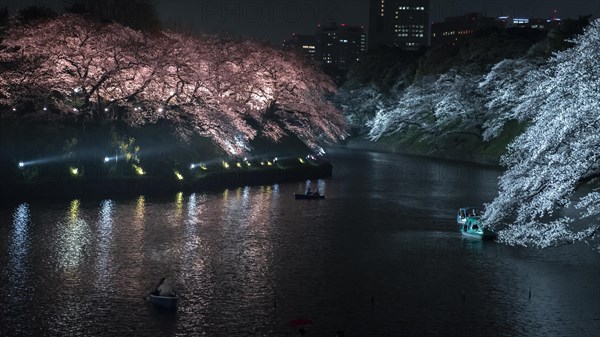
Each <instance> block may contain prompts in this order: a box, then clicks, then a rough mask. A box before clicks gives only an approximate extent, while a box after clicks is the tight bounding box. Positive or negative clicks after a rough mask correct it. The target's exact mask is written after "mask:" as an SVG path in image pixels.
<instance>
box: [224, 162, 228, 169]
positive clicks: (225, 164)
mask: <svg viewBox="0 0 600 337" xmlns="http://www.w3.org/2000/svg"><path fill="white" fill-rule="evenodd" d="M223 167H224V168H226V169H228V168H229V164H228V163H227V162H226V161H223Z"/></svg>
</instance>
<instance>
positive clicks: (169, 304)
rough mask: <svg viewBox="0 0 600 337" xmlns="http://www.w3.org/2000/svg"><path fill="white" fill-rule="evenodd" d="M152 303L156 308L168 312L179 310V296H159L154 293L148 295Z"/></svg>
mask: <svg viewBox="0 0 600 337" xmlns="http://www.w3.org/2000/svg"><path fill="white" fill-rule="evenodd" d="M148 298H149V300H150V303H152V305H154V306H155V307H156V308H159V309H162V310H168V311H176V310H177V299H178V297H177V296H158V295H154V294H152V293H150V294H148Z"/></svg>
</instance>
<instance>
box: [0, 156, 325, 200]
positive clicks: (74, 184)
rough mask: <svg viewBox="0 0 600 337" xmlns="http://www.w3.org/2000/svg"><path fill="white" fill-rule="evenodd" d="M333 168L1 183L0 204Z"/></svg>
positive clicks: (287, 177)
mask: <svg viewBox="0 0 600 337" xmlns="http://www.w3.org/2000/svg"><path fill="white" fill-rule="evenodd" d="M332 173H333V165H332V164H331V163H330V162H328V161H321V162H320V163H319V164H316V165H304V166H294V167H288V168H278V167H273V168H261V169H256V170H232V171H222V172H218V173H212V174H210V175H206V176H205V177H203V178H197V179H194V180H188V181H186V180H183V181H176V180H174V179H168V180H167V179H164V178H161V177H151V176H145V177H123V178H104V179H81V180H77V179H73V180H66V181H65V180H63V181H58V180H57V181H44V182H36V183H23V182H7V181H1V182H0V191H1V192H0V202H1V203H14V202H23V201H30V200H48V199H53V198H82V197H90V198H115V197H131V196H136V195H140V194H143V195H150V196H160V195H164V194H166V193H172V192H198V191H210V190H216V189H223V188H231V187H242V186H256V185H268V184H276V183H282V182H292V181H303V180H306V179H317V178H326V177H329V176H331V175H332Z"/></svg>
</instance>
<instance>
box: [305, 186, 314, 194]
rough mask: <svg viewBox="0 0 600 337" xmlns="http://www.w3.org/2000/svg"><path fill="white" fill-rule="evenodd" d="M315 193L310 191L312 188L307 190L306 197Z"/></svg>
mask: <svg viewBox="0 0 600 337" xmlns="http://www.w3.org/2000/svg"><path fill="white" fill-rule="evenodd" d="M311 194H313V192H312V191H311V190H310V187H307V188H306V195H311Z"/></svg>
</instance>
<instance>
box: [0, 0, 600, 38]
mask: <svg viewBox="0 0 600 337" xmlns="http://www.w3.org/2000/svg"><path fill="white" fill-rule="evenodd" d="M62 3H63V1H62V0H0V7H4V6H8V7H9V10H11V11H12V10H16V9H18V8H22V7H25V6H29V5H34V4H35V5H45V6H48V7H51V8H54V9H57V10H60V9H61V8H62ZM154 3H155V4H156V7H157V9H158V12H159V15H160V16H161V18H162V20H163V22H164V23H166V24H167V26H169V25H172V24H176V25H177V26H180V27H184V28H186V29H192V30H194V31H207V32H219V31H227V32H230V33H233V34H235V35H244V36H252V37H256V38H259V39H266V40H270V41H271V42H273V43H275V44H280V43H281V42H282V41H283V40H284V39H286V38H288V37H289V36H290V35H291V34H292V33H297V34H309V33H313V32H314V30H315V28H316V25H317V24H318V23H326V22H339V23H347V24H353V25H363V26H365V28H366V27H367V26H368V23H369V22H368V21H369V14H368V13H369V8H368V3H369V1H368V0H155V1H154ZM554 10H557V13H558V17H561V18H576V17H577V16H579V15H586V14H592V16H593V18H597V17H600V0H504V1H502V0H474V1H469V0H460V1H454V0H450V1H448V0H431V19H432V21H440V20H443V18H444V17H446V16H455V15H461V14H465V13H468V12H483V13H484V14H486V15H488V16H501V15H509V16H524V17H528V16H534V17H542V18H548V17H551V16H553V12H554Z"/></svg>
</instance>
